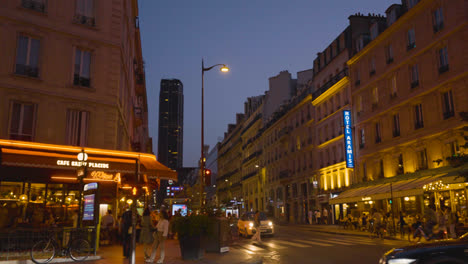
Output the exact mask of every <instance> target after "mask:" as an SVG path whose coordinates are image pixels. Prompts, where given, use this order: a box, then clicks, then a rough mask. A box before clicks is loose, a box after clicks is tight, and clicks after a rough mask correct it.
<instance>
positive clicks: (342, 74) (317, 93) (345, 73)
mask: <svg viewBox="0 0 468 264" xmlns="http://www.w3.org/2000/svg"><path fill="white" fill-rule="evenodd" d="M346 76H348V69H344V70H342V71H341V72H339V73H337V74H336V75H335V76H333V77H332V78H331V79H330V81H328V82H327V83H325V84H324V85H322V87H320V88H319V89H318V90H317V91H315V92H314V93H313V94H312V98H313V99H315V98H317V97H319V96H320V95H321V94H323V93H324V92H325V91H327V90H328V88H330V87H332V86H333V85H334V84H335V83H337V82H339V81H340V80H341V79H343V78H344V77H346Z"/></svg>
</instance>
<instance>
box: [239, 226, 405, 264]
mask: <svg viewBox="0 0 468 264" xmlns="http://www.w3.org/2000/svg"><path fill="white" fill-rule="evenodd" d="M404 244H406V242H403V241H399V240H387V239H385V240H383V241H382V240H380V239H371V238H368V237H364V236H352V235H340V234H329V233H323V232H317V231H314V230H312V229H311V228H308V227H307V226H280V227H278V230H277V234H276V235H275V236H274V237H272V238H264V239H263V243H261V244H257V243H252V242H251V241H250V240H249V239H245V238H243V239H242V238H241V239H240V240H239V241H238V242H237V243H235V245H233V246H232V248H233V252H232V253H234V252H235V251H234V250H239V251H241V252H244V253H245V254H251V255H259V256H262V258H263V263H320V264H327V263H330V264H331V263H333V264H335V263H362V264H365V263H369V264H370V263H378V260H379V258H380V257H381V256H382V254H383V253H385V252H386V251H388V250H389V249H391V248H394V247H398V246H400V245H404Z"/></svg>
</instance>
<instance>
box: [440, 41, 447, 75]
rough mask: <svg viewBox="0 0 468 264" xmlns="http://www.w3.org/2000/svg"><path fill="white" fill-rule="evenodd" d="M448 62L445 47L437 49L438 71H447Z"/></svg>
mask: <svg viewBox="0 0 468 264" xmlns="http://www.w3.org/2000/svg"><path fill="white" fill-rule="evenodd" d="M448 69H449V64H448V55H447V47H443V48H441V49H440V50H439V73H443V72H446V71H448Z"/></svg>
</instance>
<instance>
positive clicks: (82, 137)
mask: <svg viewBox="0 0 468 264" xmlns="http://www.w3.org/2000/svg"><path fill="white" fill-rule="evenodd" d="M88 126H89V112H86V111H80V110H72V109H69V110H68V111H67V131H66V133H67V134H66V142H67V145H72V146H80V147H84V146H86V142H87V135H88Z"/></svg>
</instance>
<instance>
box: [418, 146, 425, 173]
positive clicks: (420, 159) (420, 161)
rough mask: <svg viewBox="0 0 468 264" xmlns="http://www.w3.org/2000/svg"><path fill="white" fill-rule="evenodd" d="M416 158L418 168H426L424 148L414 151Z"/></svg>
mask: <svg viewBox="0 0 468 264" xmlns="http://www.w3.org/2000/svg"><path fill="white" fill-rule="evenodd" d="M416 155H417V159H418V170H425V169H427V153H426V149H423V150H420V151H417V152H416Z"/></svg>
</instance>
